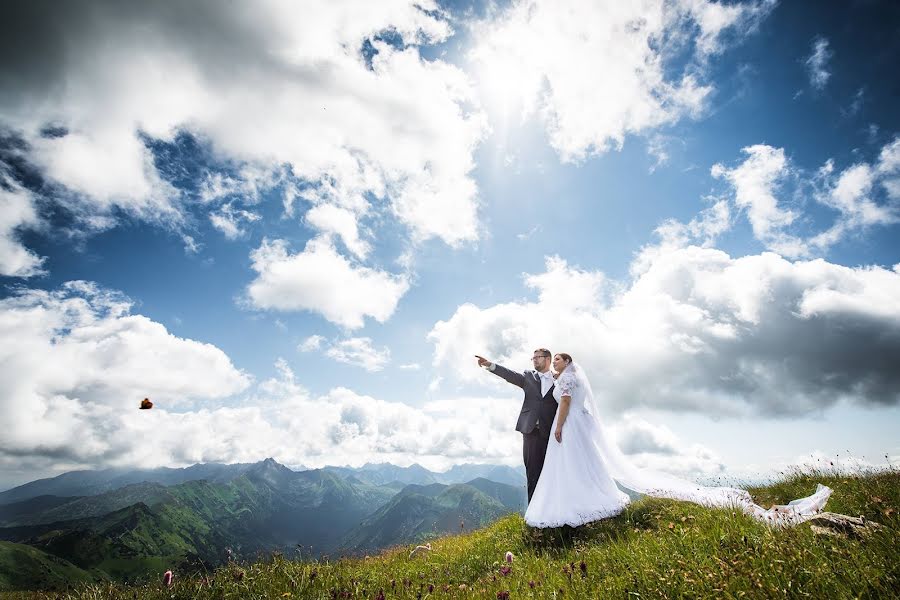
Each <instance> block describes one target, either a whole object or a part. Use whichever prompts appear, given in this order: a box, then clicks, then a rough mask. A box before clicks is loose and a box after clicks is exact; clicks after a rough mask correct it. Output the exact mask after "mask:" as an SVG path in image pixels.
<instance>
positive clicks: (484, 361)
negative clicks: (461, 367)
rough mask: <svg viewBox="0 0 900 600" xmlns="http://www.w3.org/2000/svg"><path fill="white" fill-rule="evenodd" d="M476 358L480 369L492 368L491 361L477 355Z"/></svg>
mask: <svg viewBox="0 0 900 600" xmlns="http://www.w3.org/2000/svg"><path fill="white" fill-rule="evenodd" d="M475 358H477V359H478V366H479V367H490V366H491V361H489V360H488V359H486V358H485V357H483V356H478V355H477V354H476V355H475Z"/></svg>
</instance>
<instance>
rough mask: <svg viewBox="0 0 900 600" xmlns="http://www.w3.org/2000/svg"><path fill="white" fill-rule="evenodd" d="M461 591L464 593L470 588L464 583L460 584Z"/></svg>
mask: <svg viewBox="0 0 900 600" xmlns="http://www.w3.org/2000/svg"><path fill="white" fill-rule="evenodd" d="M459 589H460V590H462V591H466V590H467V589H468V586H467V585H466V584H464V583H461V584H459Z"/></svg>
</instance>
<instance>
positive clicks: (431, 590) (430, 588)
mask: <svg viewBox="0 0 900 600" xmlns="http://www.w3.org/2000/svg"><path fill="white" fill-rule="evenodd" d="M433 591H434V584H432V583H429V584H428V593H429V594H430V593H431V592H433Z"/></svg>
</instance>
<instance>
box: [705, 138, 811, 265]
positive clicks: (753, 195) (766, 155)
mask: <svg viewBox="0 0 900 600" xmlns="http://www.w3.org/2000/svg"><path fill="white" fill-rule="evenodd" d="M742 152H743V153H744V154H745V155H747V158H746V159H745V160H744V162H743V163H741V164H740V165H738V166H737V167H734V168H733V169H728V168H726V167H725V166H723V165H722V164H721V163H717V164H715V165H713V167H712V169H711V173H712V175H713V177H717V178H721V179H725V180H726V181H728V182H729V183H730V184H731V185H732V187H733V188H734V192H735V195H734V203H735V205H736V206H737V207H738V208H739V209H743V210H745V211H746V213H747V218H748V219H749V220H750V225H751V226H752V227H753V235H754V236H755V237H756V239H758V240H760V241H761V242H763V243H764V244H766V245H767V246H768V247H769V248H771V249H773V250H775V251H776V252H779V253H781V254H784V255H786V256H798V255H801V254H803V253H804V252H805V250H804V249H803V245H802V242H801V241H800V240H799V239H797V238H795V237H793V236H791V235H789V234H787V233H785V231H784V229H785V228H786V227H787V226H789V225H790V224H791V223H793V222H794V219H796V218H797V215H796V214H795V213H794V212H793V211H791V210H788V209H784V208H782V207H781V206H779V203H778V198H777V194H778V193H779V190H780V186H781V185H782V183H783V181H784V180H785V179H786V178H787V177H788V175H789V174H790V168H789V165H788V160H787V158H786V157H785V154H784V149H783V148H773V147H772V146H767V145H765V144H757V145H755V146H748V147H746V148H744V149H743V150H742Z"/></svg>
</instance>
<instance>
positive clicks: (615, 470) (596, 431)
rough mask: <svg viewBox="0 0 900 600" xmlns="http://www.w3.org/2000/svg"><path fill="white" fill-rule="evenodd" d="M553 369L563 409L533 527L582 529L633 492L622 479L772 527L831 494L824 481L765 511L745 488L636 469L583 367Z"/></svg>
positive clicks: (531, 514) (530, 516) (561, 358)
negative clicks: (615, 438)
mask: <svg viewBox="0 0 900 600" xmlns="http://www.w3.org/2000/svg"><path fill="white" fill-rule="evenodd" d="M553 369H554V370H555V371H556V372H557V373H559V375H558V378H557V380H556V384H555V387H554V389H553V396H554V398H556V401H557V402H558V403H559V407H558V409H557V411H556V417H555V418H554V420H553V425H552V426H551V430H552V431H553V432H554V434H553V439H551V440H550V443H549V444H548V446H547V454H546V457H545V458H544V468H543V470H542V471H541V477H540V479H538V483H537V487H535V490H534V495H533V496H532V498H531V502H530V503H529V505H528V510H527V511H526V512H525V522H526V523H527V524H528V525H530V526H532V527H561V526H563V525H570V526H572V527H577V526H579V525H583V524H585V523H589V522H591V521H596V520H598V519H602V518H605V517H610V516H613V515H616V514H618V513H620V512H621V511H622V509H624V508H625V506H626V505H627V504H628V502H629V497H628V495H627V494H625V493H623V492H622V491H621V490H620V489H619V487H618V486H617V485H616V484H617V483H618V484H619V485H620V486H622V487H623V488H625V489H629V490H632V491H635V492H638V493H640V494H646V495H648V496H658V497H663V498H674V499H676V500H686V501H688V502H695V503H697V504H702V505H704V506H713V507H729V508H739V509H741V510H743V511H744V512H745V513H747V514H749V515H751V516H753V517H755V518H757V519H759V520H761V521H764V522H766V523H768V524H770V525H773V526H785V525H794V524H797V523H801V522H803V521H805V520H807V519H809V518H811V517H813V516H815V515H816V514H818V513H819V512H820V511H821V510H822V508H823V507H824V506H825V502H826V501H827V500H828V497H829V496H830V495H831V492H832V490H831V488H829V487H826V486H824V485H821V484H819V485H818V487H817V488H816V491H815V493H813V494H812V495H811V496H807V497H806V498H801V499H799V500H794V501H793V502H791V503H790V504H787V505H782V506H773V507H772V508H770V509H764V508H762V507H761V506H759V505H757V504H755V503H754V502H753V500H752V498H751V497H750V493H749V492H747V491H746V490H740V489H736V488H728V487H706V486H701V485H698V484H696V483H693V482H690V481H686V480H684V479H679V478H677V477H673V476H671V475H668V474H665V473H660V472H657V471H652V470H649V469H641V468H638V467H636V466H635V465H634V464H632V463H631V461H630V460H629V459H628V458H626V457H625V455H624V454H622V452H621V451H620V450H619V449H618V447H617V446H616V445H615V443H613V442H611V441H610V440H609V438H608V436H607V434H606V432H605V430H604V427H603V425H602V424H601V421H600V418H599V412H598V410H597V404H596V401H595V399H594V395H593V392H592V390H591V384H590V382H589V381H588V378H587V377H586V375H585V374H584V371H583V370H582V369H581V367H580V366H579V365H578V364H577V363H575V362H573V361H572V357H571V356H569V355H568V354H565V353H560V354H557V355H555V356H554V357H553Z"/></svg>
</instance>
